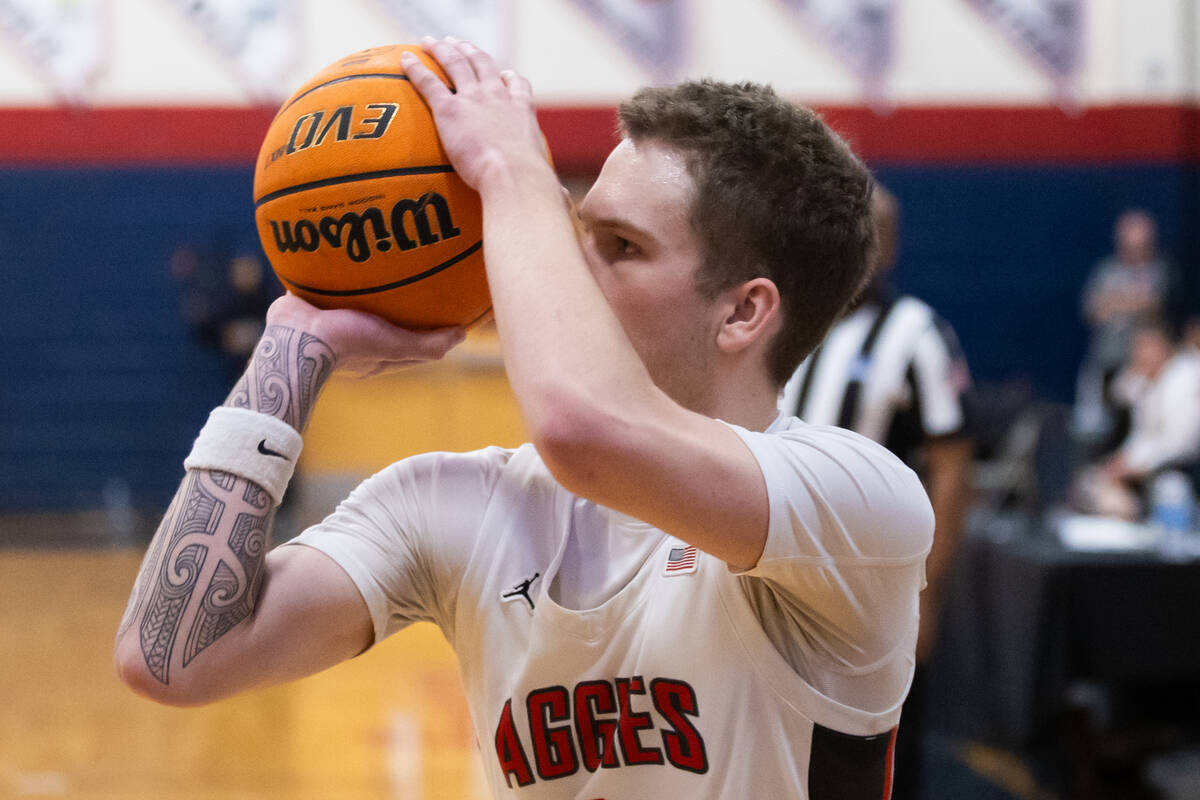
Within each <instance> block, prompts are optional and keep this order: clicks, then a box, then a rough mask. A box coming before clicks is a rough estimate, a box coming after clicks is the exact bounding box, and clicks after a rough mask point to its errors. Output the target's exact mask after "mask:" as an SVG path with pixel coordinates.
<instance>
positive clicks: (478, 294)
mask: <svg viewBox="0 0 1200 800" xmlns="http://www.w3.org/2000/svg"><path fill="white" fill-rule="evenodd" d="M406 50H407V51H410V52H413V53H415V54H416V55H417V56H418V57H419V58H420V59H421V60H422V61H423V62H424V63H425V64H426V65H427V66H429V67H430V68H431V69H433V70H434V71H435V72H436V73H437V74H438V75H439V76H441V78H442V80H444V81H446V82H447V83H449V80H448V79H447V78H446V75H445V73H444V72H442V70H441V69H440V67H438V65H437V64H436V63H435V62H434V61H433V60H432V59H431V58H430V57H429V56H427V55H426V54H425V53H424V52H423V51H422V50H421V48H420V47H418V46H416V45H395V46H390V47H375V48H371V49H370V50H363V51H362V52H359V53H354V54H353V55H349V56H347V57H345V58H343V59H341V60H340V61H337V62H336V63H334V64H332V65H330V66H329V67H326V68H325V69H323V70H321V71H320V72H318V73H317V74H316V75H315V76H313V78H312V79H311V80H310V81H308V83H306V84H305V85H304V86H302V87H301V88H300V89H299V91H297V92H296V93H295V94H294V95H292V96H291V97H290V98H289V99H288V100H287V102H285V103H284V104H283V107H282V108H281V109H280V110H279V113H278V114H276V116H275V119H274V120H273V121H272V122H271V127H270V128H269V129H268V130H267V135H266V138H265V139H264V140H263V145H262V150H261V151H260V152H259V154H258V163H257V165H256V167H255V170H254V207H255V221H256V222H257V225H258V235H259V238H260V239H261V241H262V245H263V249H264V250H265V251H266V253H267V257H268V258H269V259H270V261H271V266H272V267H274V269H275V274H276V275H278V276H279V279H280V280H281V281H283V283H284V285H285V286H286V287H287V288H288V289H289V290H291V291H292V292H293V293H295V294H297V295H299V296H300V297H303V298H304V299H305V300H308V301H309V302H310V303H312V304H314V305H317V306H320V307H322V308H356V309H360V310H362V311H369V312H372V313H374V314H378V315H379V316H381V317H383V318H385V319H387V320H389V321H391V322H393V323H396V324H398V325H403V326H405V327H410V328H430V327H439V326H443V325H472V324H474V323H477V322H479V321H481V320H482V319H484V318H485V317H486V316H487V315H488V312H489V311H490V310H491V299H490V297H489V295H488V286H487V278H486V276H485V274H484V269H483V242H482V235H483V212H482V209H481V206H480V202H479V195H478V194H477V193H476V192H475V190H473V189H471V188H470V187H469V186H467V185H466V184H465V183H463V181H462V179H461V178H459V177H458V175H456V174H455V172H454V169H453V167H451V166H450V163H449V159H447V158H446V153H445V151H443V150H442V146H441V142H440V141H439V140H438V136H437V129H436V128H435V127H434V124H433V117H432V116H431V115H430V113H429V109H428V108H427V107H426V105H425V102H424V101H423V100H422V99H421V97H420V95H418V94H417V91H416V89H415V88H414V87H413V86H412V84H411V83H410V82H409V80H408V76H407V75H406V74H405V72H404V68H403V67H402V66H401V65H400V54H401V53H403V52H404V51H406Z"/></svg>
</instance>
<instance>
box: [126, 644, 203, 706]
mask: <svg viewBox="0 0 1200 800" xmlns="http://www.w3.org/2000/svg"><path fill="white" fill-rule="evenodd" d="M113 663H114V666H115V667H116V670H117V677H118V678H119V679H120V680H121V683H123V684H125V686H127V687H128V688H129V689H130V690H131V691H133V693H134V694H137V695H140V696H142V697H144V698H146V699H147V700H153V701H154V702H156V703H160V704H162V705H166V706H176V707H180V708H186V707H192V706H199V705H204V704H206V703H209V702H212V700H215V699H216V698H207V697H203V696H201V695H198V694H196V693H195V692H193V691H188V690H186V687H181V686H180V685H179V684H178V683H176V685H174V686H172V685H171V683H170V682H169V681H166V680H164V679H163V677H160V676H159V675H157V674H155V672H154V671H153V670H152V669H151V667H150V665H149V664H148V663H147V659H146V657H145V655H144V654H143V653H142V649H141V647H140V645H139V644H138V643H137V642H135V641H132V640H131V637H124V638H123V639H120V640H118V641H117V644H116V647H115V648H114V649H113Z"/></svg>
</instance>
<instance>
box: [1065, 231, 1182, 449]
mask: <svg viewBox="0 0 1200 800" xmlns="http://www.w3.org/2000/svg"><path fill="white" fill-rule="evenodd" d="M1157 239H1158V231H1157V226H1156V224H1155V222H1154V218H1153V217H1151V216H1150V215H1149V214H1148V213H1147V212H1145V211H1142V210H1140V209H1131V210H1128V211H1125V212H1124V213H1122V214H1121V215H1120V216H1119V217H1118V218H1117V221H1116V225H1115V226H1114V240H1115V252H1114V253H1113V254H1111V255H1109V256H1106V257H1105V258H1103V259H1101V260H1100V261H1099V263H1097V264H1096V266H1095V267H1094V268H1093V269H1092V273H1091V275H1090V276H1089V277H1088V280H1087V283H1086V285H1085V286H1084V290H1083V316H1084V319H1085V320H1086V322H1087V324H1088V327H1089V328H1090V329H1091V338H1090V342H1089V345H1088V351H1087V354H1086V356H1085V358H1084V363H1083V365H1082V367H1081V369H1080V371H1079V380H1078V384H1077V387H1076V402H1075V418H1074V422H1073V428H1074V434H1075V438H1076V441H1077V442H1078V443H1079V445H1080V446H1081V449H1082V451H1083V457H1084V458H1085V459H1093V458H1096V457H1098V456H1101V455H1104V454H1105V453H1107V452H1109V451H1111V450H1112V448H1113V447H1114V446H1116V444H1117V443H1118V442H1119V441H1120V440H1121V438H1122V436H1123V435H1124V432H1125V431H1124V428H1125V425H1127V423H1128V420H1127V418H1123V417H1122V415H1121V411H1120V409H1119V407H1118V404H1116V403H1114V398H1113V397H1112V394H1111V391H1110V390H1111V387H1112V381H1113V378H1114V377H1115V375H1116V374H1117V372H1118V371H1119V370H1120V369H1121V366H1122V365H1123V364H1124V363H1125V360H1126V358H1127V356H1128V355H1129V348H1130V344H1131V341H1132V339H1133V332H1134V330H1135V329H1136V328H1137V326H1138V325H1139V324H1141V323H1143V322H1146V321H1153V320H1165V319H1166V318H1167V316H1168V314H1167V302H1168V297H1169V295H1170V292H1171V290H1172V288H1173V287H1174V284H1175V283H1176V280H1177V276H1176V271H1175V268H1174V266H1173V264H1171V262H1170V261H1169V260H1168V259H1166V258H1164V257H1163V256H1162V255H1160V254H1159V252H1158V242H1157Z"/></svg>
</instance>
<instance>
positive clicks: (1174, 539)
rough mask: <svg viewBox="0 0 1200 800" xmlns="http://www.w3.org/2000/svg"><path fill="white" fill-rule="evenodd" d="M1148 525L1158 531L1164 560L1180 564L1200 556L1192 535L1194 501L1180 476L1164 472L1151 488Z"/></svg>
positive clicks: (1184, 480)
mask: <svg viewBox="0 0 1200 800" xmlns="http://www.w3.org/2000/svg"><path fill="white" fill-rule="evenodd" d="M1150 498H1151V505H1150V524H1151V525H1153V526H1154V527H1155V528H1157V529H1158V532H1159V536H1160V540H1159V541H1160V543H1161V545H1160V547H1161V551H1162V554H1163V557H1164V558H1167V559H1169V560H1172V561H1181V560H1185V559H1188V558H1191V557H1195V556H1200V546H1198V545H1200V541H1197V540H1200V537H1198V536H1195V535H1193V531H1192V515H1193V514H1194V513H1195V506H1196V498H1195V495H1194V494H1193V492H1192V482H1191V481H1190V480H1189V479H1188V477H1187V476H1186V475H1184V474H1183V473H1182V472H1163V473H1160V474H1159V475H1158V476H1156V477H1155V478H1154V482H1153V483H1152V484H1151V487H1150Z"/></svg>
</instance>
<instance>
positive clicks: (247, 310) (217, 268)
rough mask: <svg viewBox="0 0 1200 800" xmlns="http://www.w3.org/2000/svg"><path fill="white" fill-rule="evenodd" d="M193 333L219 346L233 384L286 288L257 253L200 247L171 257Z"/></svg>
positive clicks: (208, 342) (185, 318) (184, 248)
mask: <svg viewBox="0 0 1200 800" xmlns="http://www.w3.org/2000/svg"><path fill="white" fill-rule="evenodd" d="M171 275H172V277H173V278H174V279H175V281H176V282H177V283H178V285H179V288H180V292H181V294H182V313H183V318H184V321H185V322H186V323H187V325H188V328H189V330H190V331H191V333H192V335H193V336H195V337H196V338H197V339H198V340H199V341H201V342H203V343H205V344H207V345H209V346H211V347H213V348H215V349H216V350H217V352H218V353H219V354H220V357H221V366H222V369H223V370H224V372H225V375H226V378H227V379H228V383H229V384H230V385H232V384H233V382H234V381H236V380H237V379H238V377H239V376H240V375H241V374H242V370H243V369H244V368H245V366H246V360H247V359H248V358H249V357H250V354H251V353H252V352H253V350H254V345H255V343H257V342H258V338H259V336H260V335H261V334H262V331H263V320H264V317H265V315H266V311H267V306H269V305H270V304H271V301H272V300H273V299H275V298H276V297H277V296H279V294H280V293H281V290H280V288H279V286H278V284H277V282H276V281H274V279H273V278H270V277H268V275H267V272H266V270H265V269H264V267H263V264H262V262H261V261H260V260H259V259H258V258H257V257H255V256H250V255H238V256H234V257H232V258H230V257H226V256H224V255H221V254H219V253H213V252H206V251H203V250H200V249H198V248H195V247H180V248H179V249H178V250H176V251H175V252H174V253H173V254H172V256H171Z"/></svg>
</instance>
